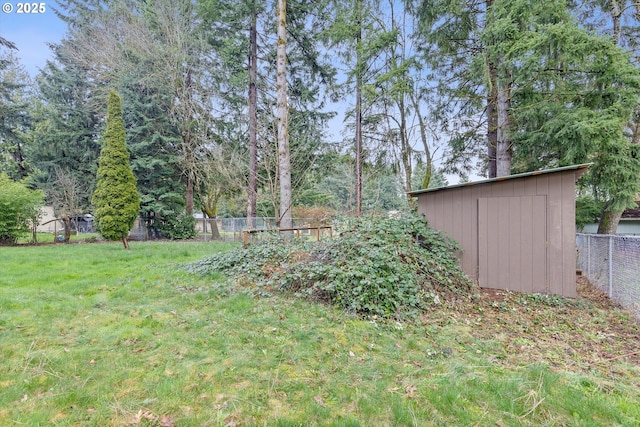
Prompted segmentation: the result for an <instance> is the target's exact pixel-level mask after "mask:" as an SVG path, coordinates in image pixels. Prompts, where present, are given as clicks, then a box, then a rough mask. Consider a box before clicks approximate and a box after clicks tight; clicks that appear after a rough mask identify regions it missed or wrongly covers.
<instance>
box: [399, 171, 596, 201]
mask: <svg viewBox="0 0 640 427" xmlns="http://www.w3.org/2000/svg"><path fill="white" fill-rule="evenodd" d="M592 164H593V163H583V164H580V165H573V166H563V167H560V168H553V169H545V170H541V171H533V172H525V173H519V174H516V175H508V176H501V177H498V178H491V179H483V180H481V181H473V182H465V183H463V184H456V185H448V186H446V187H436V188H427V189H425V190H415V191H409V192H408V193H407V194H408V195H410V196H417V195H418V194H423V193H430V192H432V191H442V190H449V189H451V188H459V187H470V186H472V185H478V184H489V183H492V182H499V181H506V180H509V179H516V178H526V177H530V176H536V175H543V174H549V173H556V172H564V171H569V170H579V169H585V170H584V171H583V172H582V173H584V172H586V169H587V168H588V167H589V166H591V165H592Z"/></svg>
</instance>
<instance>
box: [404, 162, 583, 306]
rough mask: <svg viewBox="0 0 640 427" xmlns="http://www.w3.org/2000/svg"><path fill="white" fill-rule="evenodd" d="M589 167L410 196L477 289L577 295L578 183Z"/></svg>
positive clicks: (560, 169) (559, 170)
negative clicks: (452, 247)
mask: <svg viewBox="0 0 640 427" xmlns="http://www.w3.org/2000/svg"><path fill="white" fill-rule="evenodd" d="M588 167H589V164H582V165H575V166H567V167H562V168H557V169H550V170H544V171H538V172H529V173H523V174H518V175H510V176H506V177H500V178H494V179H488V180H484V181H477V182H470V183H466V184H460V185H453V186H449V187H442V188H435V189H427V190H419V191H413V192H411V193H409V194H410V195H411V196H414V197H417V198H418V212H419V213H421V214H423V215H424V216H425V218H426V219H427V221H428V222H429V225H430V226H431V227H432V228H434V229H436V230H440V231H442V232H444V233H445V234H447V235H448V236H449V237H451V238H452V239H454V240H455V241H457V242H458V243H459V245H460V246H461V248H462V253H461V254H460V265H461V267H462V269H463V270H464V272H465V273H466V274H467V275H468V276H469V277H471V278H472V279H474V280H477V281H478V283H479V285H480V286H481V287H483V288H494V289H504V290H511V291H519V292H529V293H547V294H556V295H562V296H567V297H575V296H576V276H575V273H576V244H575V230H576V225H575V197H576V186H575V184H576V180H577V179H578V178H580V177H581V176H582V175H583V174H584V173H585V172H586V171H587V168H588Z"/></svg>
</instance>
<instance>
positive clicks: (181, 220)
mask: <svg viewBox="0 0 640 427" xmlns="http://www.w3.org/2000/svg"><path fill="white" fill-rule="evenodd" d="M195 226H196V220H195V218H193V216H192V215H188V214H187V213H186V212H185V211H182V212H180V213H179V214H178V215H174V216H167V217H166V218H163V219H161V220H160V221H158V223H157V228H158V230H159V231H160V236H161V237H162V238H163V239H171V240H181V239H191V238H194V237H196V236H197V235H198V233H197V232H196V229H195Z"/></svg>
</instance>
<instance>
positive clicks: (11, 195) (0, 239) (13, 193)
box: [0, 173, 44, 245]
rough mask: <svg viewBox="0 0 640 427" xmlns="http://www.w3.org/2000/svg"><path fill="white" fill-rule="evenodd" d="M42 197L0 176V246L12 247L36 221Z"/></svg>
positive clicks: (3, 175) (40, 194) (22, 185)
mask: <svg viewBox="0 0 640 427" xmlns="http://www.w3.org/2000/svg"><path fill="white" fill-rule="evenodd" d="M43 199H44V195H43V193H42V191H40V190H30V189H28V188H27V187H26V186H25V185H24V184H22V183H19V182H15V181H13V180H12V179H11V178H9V176H7V175H6V174H4V173H3V174H0V245H13V244H15V243H16V241H17V240H18V238H19V237H20V236H21V235H23V234H25V233H27V232H29V230H30V228H31V226H32V225H33V224H34V223H35V222H37V221H38V216H39V213H40V207H41V206H42V202H43Z"/></svg>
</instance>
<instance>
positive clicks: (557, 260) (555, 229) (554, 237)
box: [547, 174, 564, 295]
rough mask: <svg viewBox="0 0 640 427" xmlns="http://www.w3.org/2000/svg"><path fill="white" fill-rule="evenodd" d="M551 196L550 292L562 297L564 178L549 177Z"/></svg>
mask: <svg viewBox="0 0 640 427" xmlns="http://www.w3.org/2000/svg"><path fill="white" fill-rule="evenodd" d="M547 177H548V183H549V189H548V191H549V193H548V194H549V195H548V196H547V200H548V204H547V218H548V222H547V226H548V227H549V229H548V235H547V242H548V251H547V253H548V257H549V258H548V261H549V292H551V293H553V294H561V295H562V279H563V274H562V270H563V267H564V260H563V256H562V255H563V252H562V244H563V237H562V228H561V227H562V204H561V199H562V176H560V175H559V174H556V175H548V176H547Z"/></svg>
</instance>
